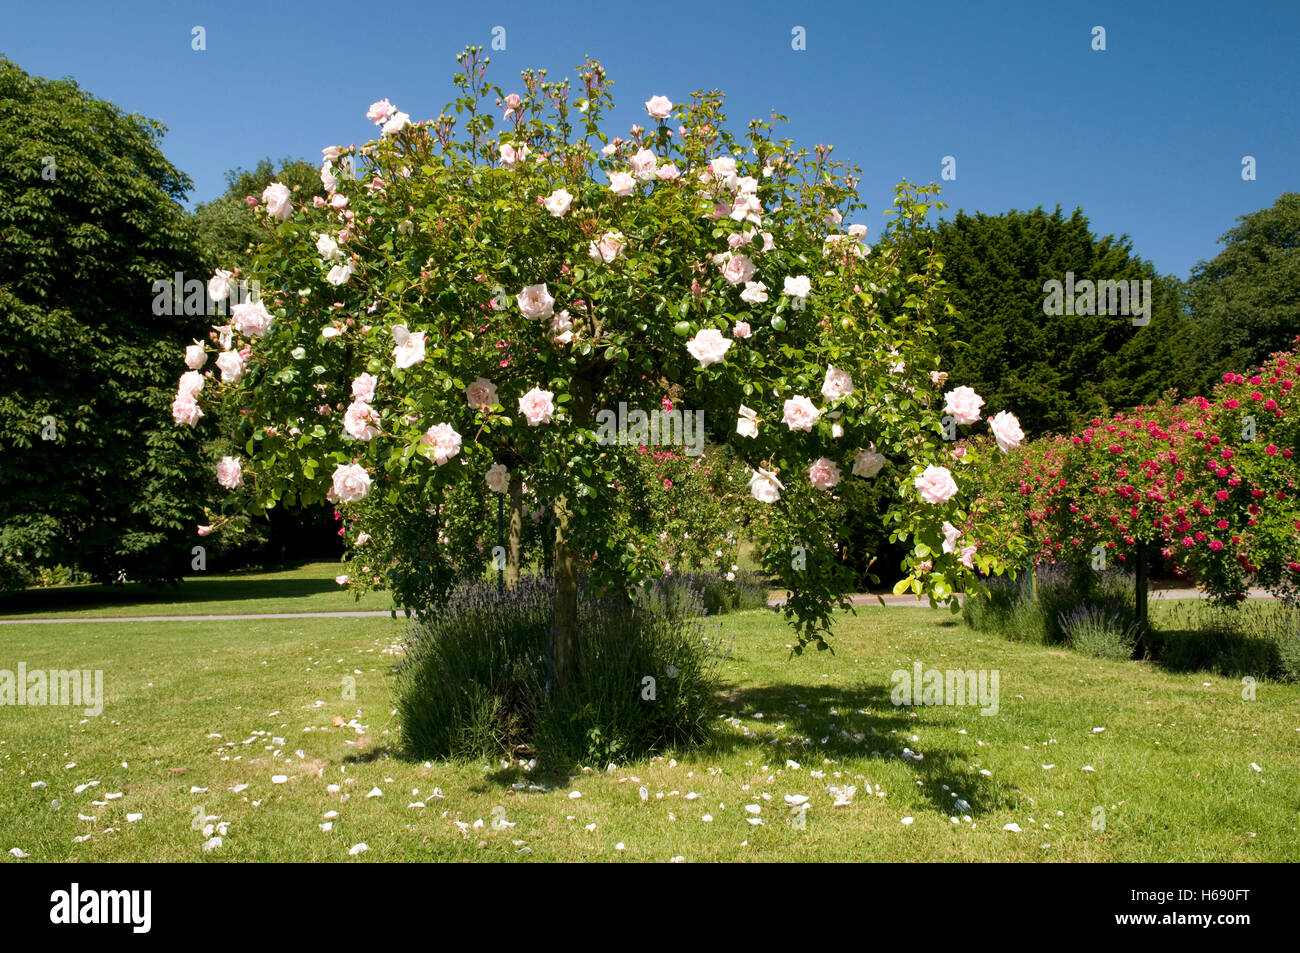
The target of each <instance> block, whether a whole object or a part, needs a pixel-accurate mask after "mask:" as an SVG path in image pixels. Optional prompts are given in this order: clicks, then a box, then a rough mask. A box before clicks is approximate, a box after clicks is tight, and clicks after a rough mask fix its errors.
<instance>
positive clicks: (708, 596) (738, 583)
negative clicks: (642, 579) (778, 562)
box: [655, 570, 767, 616]
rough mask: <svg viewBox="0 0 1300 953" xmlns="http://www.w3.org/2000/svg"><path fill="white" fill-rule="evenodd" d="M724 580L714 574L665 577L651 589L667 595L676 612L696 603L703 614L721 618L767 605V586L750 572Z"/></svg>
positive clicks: (687, 574) (697, 573)
mask: <svg viewBox="0 0 1300 953" xmlns="http://www.w3.org/2000/svg"><path fill="white" fill-rule="evenodd" d="M732 575H734V576H735V579H733V580H730V581H729V580H727V578H726V577H725V576H722V575H719V574H718V573H707V572H685V573H674V574H673V575H671V576H665V577H664V578H663V579H661V580H659V581H658V582H656V583H655V586H656V587H657V588H658V589H659V590H661V591H663V592H664V593H666V594H669V595H670V597H671V599H672V601H673V604H674V605H675V606H677V607H678V608H679V609H684V608H685V607H687V606H690V605H691V604H693V603H694V602H696V601H697V600H698V601H699V602H700V606H701V608H702V609H703V611H704V614H705V615H710V616H714V615H722V614H723V613H726V612H743V611H745V610H747V609H761V608H763V607H764V606H766V605H767V587H766V586H765V585H763V584H762V582H761V580H760V579H759V578H758V576H757V575H755V574H754V573H752V572H748V571H745V570H742V571H740V572H736V573H733V574H732Z"/></svg>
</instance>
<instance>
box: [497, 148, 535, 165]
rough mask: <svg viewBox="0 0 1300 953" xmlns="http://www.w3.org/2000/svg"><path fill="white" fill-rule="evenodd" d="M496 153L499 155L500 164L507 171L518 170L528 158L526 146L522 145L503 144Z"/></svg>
mask: <svg viewBox="0 0 1300 953" xmlns="http://www.w3.org/2000/svg"><path fill="white" fill-rule="evenodd" d="M497 151H498V152H500V153H501V164H502V165H503V166H505V167H506V168H507V169H517V168H519V166H521V165H523V164H524V160H525V159H527V158H528V146H526V145H523V144H519V145H516V144H515V143H513V142H507V143H503V144H502V146H501V148H500V149H498V150H497Z"/></svg>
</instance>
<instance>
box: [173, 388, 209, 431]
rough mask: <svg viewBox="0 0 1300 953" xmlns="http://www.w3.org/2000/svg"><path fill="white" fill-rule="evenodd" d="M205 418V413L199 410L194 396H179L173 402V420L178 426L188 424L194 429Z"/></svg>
mask: <svg viewBox="0 0 1300 953" xmlns="http://www.w3.org/2000/svg"><path fill="white" fill-rule="evenodd" d="M202 416H203V411H202V410H200V409H199V404H198V401H196V400H195V399H194V396H193V395H192V394H183V393H182V394H177V395H176V399H175V400H173V401H172V419H173V420H175V421H176V422H177V423H178V424H188V425H189V426H191V427H193V426H194V425H195V424H197V423H198V422H199V418H200V417H202Z"/></svg>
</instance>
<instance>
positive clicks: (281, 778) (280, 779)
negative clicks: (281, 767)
mask: <svg viewBox="0 0 1300 953" xmlns="http://www.w3.org/2000/svg"><path fill="white" fill-rule="evenodd" d="M288 780H289V778H288V777H287V776H286V775H283V774H275V775H272V776H271V783H272V784H284V783H285V782H286V781H288Z"/></svg>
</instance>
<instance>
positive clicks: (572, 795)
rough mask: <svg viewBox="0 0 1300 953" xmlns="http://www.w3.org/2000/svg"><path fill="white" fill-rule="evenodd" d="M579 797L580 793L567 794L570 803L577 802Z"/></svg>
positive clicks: (571, 792)
mask: <svg viewBox="0 0 1300 953" xmlns="http://www.w3.org/2000/svg"><path fill="white" fill-rule="evenodd" d="M580 797H582V792H581V791H570V792H569V800H570V801H576V800H577V799H578V798H580Z"/></svg>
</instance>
